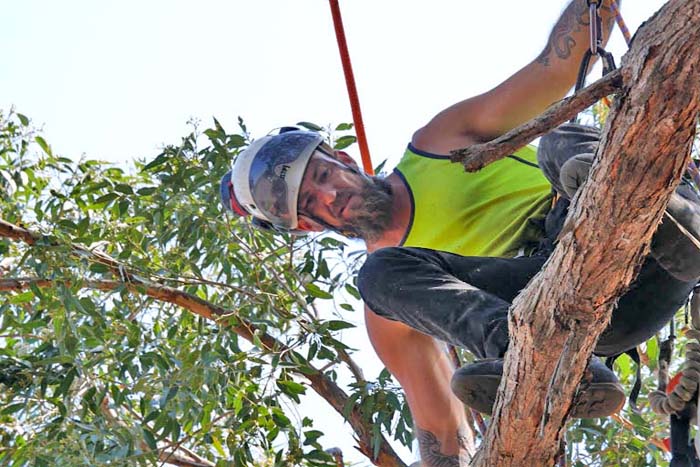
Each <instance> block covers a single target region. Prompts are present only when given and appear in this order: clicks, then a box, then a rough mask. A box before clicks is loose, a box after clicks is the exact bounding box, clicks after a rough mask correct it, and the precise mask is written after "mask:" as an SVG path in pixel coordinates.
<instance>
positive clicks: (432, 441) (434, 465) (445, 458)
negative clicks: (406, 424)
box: [416, 427, 469, 467]
mask: <svg viewBox="0 0 700 467" xmlns="http://www.w3.org/2000/svg"><path fill="white" fill-rule="evenodd" d="M416 435H417V438H418V446H419V447H420V454H421V465H422V466H423V467H464V466H467V465H469V457H468V455H467V451H466V449H467V444H468V441H467V436H466V434H465V433H464V432H463V431H462V430H458V431H457V433H455V437H456V440H457V445H458V446H459V454H453V455H448V454H445V453H443V452H441V445H440V441H439V440H438V439H437V437H436V436H435V435H434V434H433V433H431V432H430V431H427V430H421V429H420V428H418V427H416Z"/></svg>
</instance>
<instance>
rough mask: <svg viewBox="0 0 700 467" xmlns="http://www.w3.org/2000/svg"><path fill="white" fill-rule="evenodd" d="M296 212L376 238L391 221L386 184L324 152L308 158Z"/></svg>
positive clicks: (351, 234) (349, 233)
mask: <svg viewBox="0 0 700 467" xmlns="http://www.w3.org/2000/svg"><path fill="white" fill-rule="evenodd" d="M298 207H299V213H300V214H301V215H306V216H307V217H309V218H310V219H312V220H314V221H316V222H319V221H320V223H322V224H325V225H324V227H330V228H332V229H334V230H337V231H339V232H341V233H343V234H344V235H347V236H349V237H361V238H363V239H364V240H366V241H368V242H372V241H375V240H377V239H378V238H379V237H381V235H382V234H383V233H384V232H385V231H386V229H387V228H388V227H389V226H390V224H391V217H392V213H391V207H392V193H391V187H390V185H389V183H388V182H387V181H386V180H384V179H382V178H379V177H369V176H367V175H365V174H363V173H361V172H360V171H359V170H357V169H356V168H355V167H353V166H351V165H347V164H344V163H342V162H340V161H339V160H336V159H334V158H333V157H330V156H329V155H327V154H324V153H321V152H317V153H316V154H314V156H313V157H312V158H311V160H310V162H309V166H308V167H307V169H306V173H305V174H304V179H303V180H302V189H301V193H300V196H299V206H298Z"/></svg>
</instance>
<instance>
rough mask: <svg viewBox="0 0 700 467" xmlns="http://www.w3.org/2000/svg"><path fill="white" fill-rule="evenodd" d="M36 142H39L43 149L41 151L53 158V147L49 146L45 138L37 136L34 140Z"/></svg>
mask: <svg viewBox="0 0 700 467" xmlns="http://www.w3.org/2000/svg"><path fill="white" fill-rule="evenodd" d="M34 141H36V142H37V144H38V145H39V146H40V147H41V149H43V150H44V152H45V153H46V154H47V155H49V156H53V153H52V152H51V147H50V146H49V143H47V142H46V140H45V139H44V138H42V137H41V136H36V137H35V138H34Z"/></svg>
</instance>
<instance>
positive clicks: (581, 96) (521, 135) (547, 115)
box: [451, 70, 622, 172]
mask: <svg viewBox="0 0 700 467" xmlns="http://www.w3.org/2000/svg"><path fill="white" fill-rule="evenodd" d="M621 87H622V74H621V72H620V70H615V71H613V72H611V73H608V74H607V75H606V76H605V77H604V78H602V79H600V80H598V81H596V82H595V83H593V84H591V85H590V86H588V87H585V88H583V89H581V90H580V91H579V92H577V93H576V94H574V95H572V96H569V97H567V98H565V99H563V100H561V101H559V102H557V103H555V104H553V105H552V106H550V107H549V108H548V109H547V110H545V111H544V112H543V113H542V114H541V115H540V116H538V117H537V118H533V119H532V120H530V121H528V122H526V123H523V124H522V125H520V126H519V127H517V128H514V129H512V130H510V131H509V132H508V133H506V134H504V135H502V136H499V137H498V138H496V139H493V140H491V141H489V142H487V143H483V144H475V145H473V146H470V147H468V148H464V149H457V150H455V151H452V154H451V160H452V162H461V163H462V165H464V170H466V171H467V172H476V171H478V170H480V169H482V168H484V167H486V166H487V165H489V164H490V163H492V162H496V161H497V160H499V159H503V158H504V157H506V156H507V155H509V154H512V153H513V152H515V151H517V150H518V149H520V148H522V147H523V146H525V145H526V144H528V143H529V142H530V141H532V140H533V139H535V138H537V137H538V136H542V135H543V134H545V133H547V132H549V131H550V130H552V129H554V128H556V127H557V126H559V125H561V124H562V123H564V122H565V121H567V120H569V119H571V118H572V117H575V116H576V115H578V113H579V112H581V111H582V110H583V109H585V108H587V107H590V106H591V105H592V104H594V103H595V102H597V101H598V100H600V99H601V98H603V97H605V96H609V95H611V94H614V93H616V92H617V91H619V90H620V88H621Z"/></svg>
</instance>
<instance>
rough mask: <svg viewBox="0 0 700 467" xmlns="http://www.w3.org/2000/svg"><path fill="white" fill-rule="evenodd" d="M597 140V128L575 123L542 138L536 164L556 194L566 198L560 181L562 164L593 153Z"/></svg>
mask: <svg viewBox="0 0 700 467" xmlns="http://www.w3.org/2000/svg"><path fill="white" fill-rule="evenodd" d="M599 138H600V132H599V130H598V129H597V128H594V127H590V126H585V125H579V124H577V123H565V124H563V125H561V126H559V127H557V128H555V129H554V130H552V131H551V132H549V133H547V134H546V135H544V136H543V137H542V139H541V140H540V144H539V146H538V147H537V163H538V164H539V166H540V169H541V170H542V173H544V175H545V177H547V179H548V180H549V182H550V183H551V184H552V186H553V187H554V189H555V190H556V191H557V192H558V193H560V194H561V195H563V196H565V197H566V196H568V195H567V192H566V190H565V189H564V187H563V186H562V184H561V179H560V176H561V170H562V167H563V166H564V164H565V163H566V162H567V161H568V160H569V159H571V158H572V157H574V156H576V155H579V154H593V153H595V151H596V148H597V146H598V142H599Z"/></svg>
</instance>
